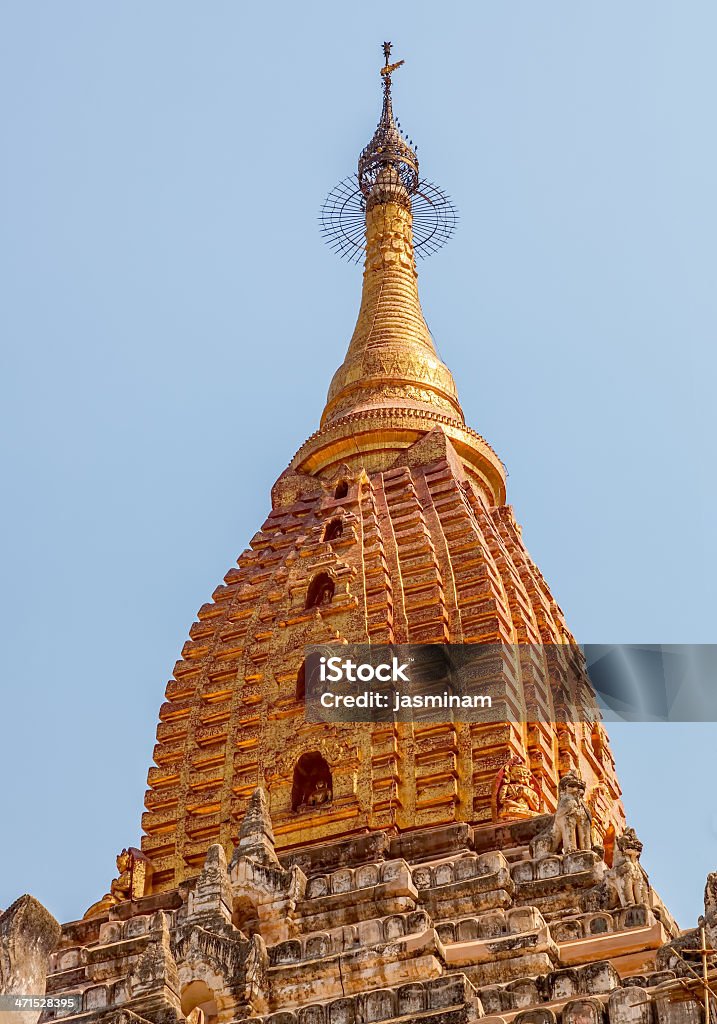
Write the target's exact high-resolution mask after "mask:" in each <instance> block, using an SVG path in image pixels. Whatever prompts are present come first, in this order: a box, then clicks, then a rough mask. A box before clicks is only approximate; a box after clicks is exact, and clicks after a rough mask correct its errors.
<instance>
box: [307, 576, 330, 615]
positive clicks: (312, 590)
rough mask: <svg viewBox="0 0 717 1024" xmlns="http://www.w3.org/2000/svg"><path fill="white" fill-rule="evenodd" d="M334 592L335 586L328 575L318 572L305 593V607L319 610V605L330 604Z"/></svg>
mask: <svg viewBox="0 0 717 1024" xmlns="http://www.w3.org/2000/svg"><path fill="white" fill-rule="evenodd" d="M335 590H336V585H335V583H334V581H333V580H332V579H331V577H330V576H329V574H328V573H326V572H320V573H319V574H318V576H314V578H313V580H312V581H311V583H310V584H309V589H308V591H307V593H306V607H307V608H319V607H320V606H321V605H325V604H331V602H332V601H333V599H334V592H335Z"/></svg>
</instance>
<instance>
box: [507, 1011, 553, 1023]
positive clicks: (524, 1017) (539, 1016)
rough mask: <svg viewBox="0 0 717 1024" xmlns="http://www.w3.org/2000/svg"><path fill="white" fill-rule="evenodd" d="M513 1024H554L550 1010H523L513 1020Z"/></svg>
mask: <svg viewBox="0 0 717 1024" xmlns="http://www.w3.org/2000/svg"><path fill="white" fill-rule="evenodd" d="M515 1024H555V1014H554V1013H553V1011H552V1010H524V1011H523V1012H522V1013H519V1014H518V1016H517V1017H516V1018H515Z"/></svg>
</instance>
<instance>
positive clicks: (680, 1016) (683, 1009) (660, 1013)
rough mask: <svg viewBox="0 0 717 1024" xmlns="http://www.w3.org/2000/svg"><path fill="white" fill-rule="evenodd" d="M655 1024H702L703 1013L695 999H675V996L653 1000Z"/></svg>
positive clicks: (658, 997)
mask: <svg viewBox="0 0 717 1024" xmlns="http://www.w3.org/2000/svg"><path fill="white" fill-rule="evenodd" d="M655 1013H656V1017H657V1024H702V1020H703V1017H704V1011H703V1009H702V1007H701V1006H700V1004H699V1003H698V1002H697V1000H696V999H677V998H675V995H674V994H672V995H669V996H657V997H656V999H655Z"/></svg>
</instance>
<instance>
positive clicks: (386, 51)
mask: <svg viewBox="0 0 717 1024" xmlns="http://www.w3.org/2000/svg"><path fill="white" fill-rule="evenodd" d="M390 56H391V43H384V44H383V59H384V65H383V67H382V68H381V74H382V75H383V83H384V84H383V87H384V89H390V88H391V75H392V74H393V72H394V71H395V70H396V69H397V68H400V67H401V65H402V64H405V63H406V62H405V60H399V61H398V62H397V63H396V64H389V63H388V59H389V57H390Z"/></svg>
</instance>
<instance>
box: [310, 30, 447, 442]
mask: <svg viewBox="0 0 717 1024" xmlns="http://www.w3.org/2000/svg"><path fill="white" fill-rule="evenodd" d="M390 53H391V44H390V43H384V57H385V63H384V66H383V67H382V68H381V77H382V79H383V107H382V110H381V117H380V120H379V123H378V126H377V128H376V131H375V132H374V135H373V138H372V139H371V141H370V142H369V144H368V145H367V146H366V147H365V149H364V150H363V152H362V153H361V156H360V157H359V164H358V181H359V187H360V189H361V192H362V193H363V197H364V202H365V208H366V258H365V263H364V277H363V293H362V296H361V306H360V309H359V315H358V320H357V323H356V327H355V329H354V333H353V336H352V338H351V341H350V343H349V348H348V352H347V354H346V358H345V360H344V362H343V364H342V366H341V367H340V368H339V370H338V371H337V372H336V374H335V376H334V379H333V380H332V382H331V386H330V388H329V394H328V399H327V403H326V407H325V409H324V413H323V416H322V418H321V426H322V428H323V427H326V426H328V425H330V424H331V423H333V422H334V421H336V420H338V419H340V418H342V417H344V416H346V415H348V414H351V413H356V412H358V411H363V410H367V409H372V408H395V407H396V406H399V407H400V406H411V407H415V408H417V409H426V410H440V411H441V412H442V413H443V414H444V415H447V416H448V417H450V418H451V419H453V420H456V421H457V422H459V423H461V424H462V423H463V422H464V419H463V412H462V410H461V407H460V405H459V403H458V396H457V393H456V386H455V383H454V381H453V377H452V376H451V373H450V371H449V369H448V367H447V366H445V364H444V363H442V362H441V360H440V359H439V357H438V354H437V352H436V349H435V346H434V344H433V340H432V338H431V334H430V331H429V330H428V326H427V324H426V321H425V319H424V316H423V312H422V310H421V303H420V299H419V296H418V286H417V277H418V274H417V271H416V261H415V255H414V248H413V217H412V211H411V195H412V194H414V193H415V192H416V191H417V190H418V188H419V184H420V180H419V174H418V158H417V156H416V153H415V151H414V150H413V149H412V148H411V146H410V145H409V144H408V143H407V142H406V141H405V140H404V138H403V136H402V134H401V131H400V128H399V127H398V125H397V124H396V121H395V119H394V115H393V105H392V99H391V74H392V73H393V72H394V71H395V70H396V69H397V68H399V67H400V66H401V65H402V64H403V63H404V62H403V61H398V62H397V63H394V64H390V63H389V58H390Z"/></svg>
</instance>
